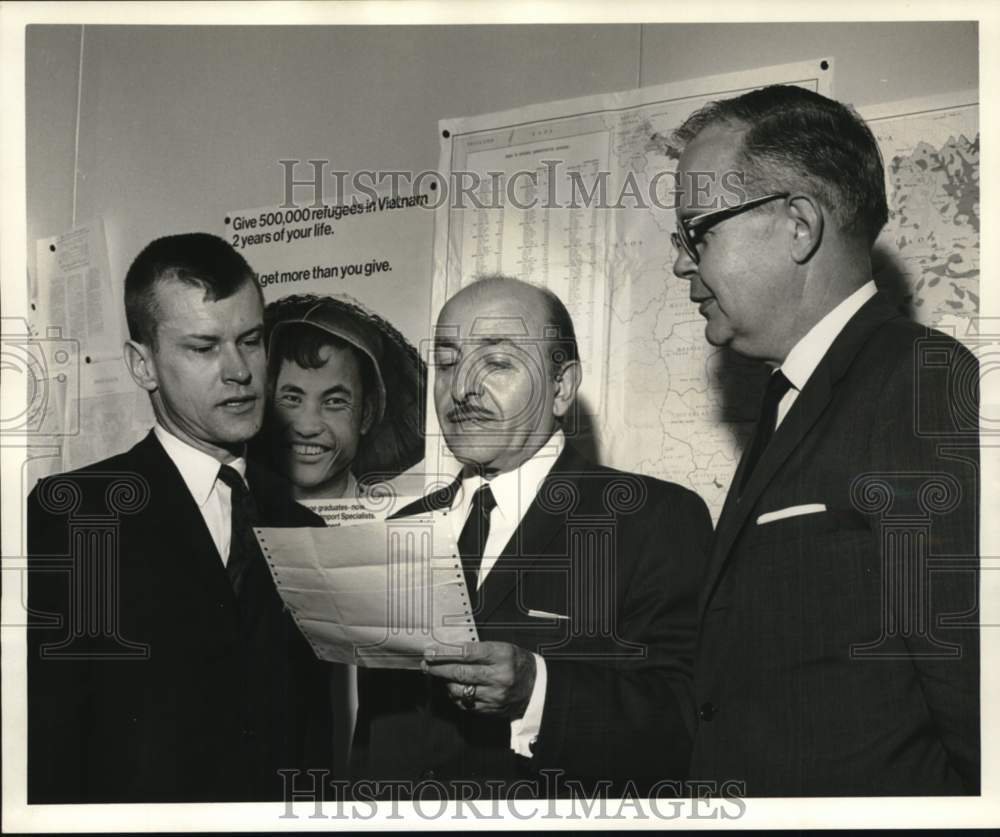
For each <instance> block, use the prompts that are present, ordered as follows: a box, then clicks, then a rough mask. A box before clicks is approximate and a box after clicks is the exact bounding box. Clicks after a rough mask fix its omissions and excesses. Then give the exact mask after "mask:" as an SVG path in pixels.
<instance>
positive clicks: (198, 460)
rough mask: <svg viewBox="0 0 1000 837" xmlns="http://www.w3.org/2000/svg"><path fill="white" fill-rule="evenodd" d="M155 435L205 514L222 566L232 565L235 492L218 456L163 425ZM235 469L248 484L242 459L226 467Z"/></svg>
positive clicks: (206, 523) (203, 515)
mask: <svg viewBox="0 0 1000 837" xmlns="http://www.w3.org/2000/svg"><path fill="white" fill-rule="evenodd" d="M153 432H154V433H155V434H156V438H157V439H158V440H159V442H160V444H161V445H162V446H163V450H165V451H166V453H167V456H169V457H170V461H171V462H173V463H174V465H176V466H177V470H178V471H180V472H181V479H183V480H184V484H185V485H186V486H187V489H188V491H190V492H191V496H192V497H193V498H194V501H195V503H196V504H197V506H198V511H200V512H201V516H202V518H203V519H204V520H205V525H206V526H207V527H208V531H209V533H210V534H211V536H212V541H213V542H214V543H215V548H216V549H217V550H219V557H220V558H222V563H223V564H226V563H228V561H229V539H230V538H231V537H232V531H231V530H232V516H233V511H232V509H233V507H232V499H231V497H230V496H229V495H230V494H231V493H232V492H231V491H230V490H229V486H228V485H226V484H225V483H224V482H223V481H222V480H220V479H219V478H218V477H219V468H221V467H222V463H220V462H219V460H217V459H216V458H215V457H214V456H209V455H208V454H207V453H205V452H204V451H200V450H198V449H197V448H194V447H191V445H189V444H188V443H187V442H184V441H182V440H181V439H178V438H177V437H176V436H174V435H173V434H172V433H170V431H169V430H166V429H165V428H164V427H163V426H162V425H160V424H157V425H156V427H155V428H154V430H153ZM226 464H227V465H228V466H229V467H230V468H233V469H234V470H235V471H236V472H237V473H238V474H239V475H240V476H241V477H243V479H244V481H245V480H246V472H247V463H246V460H245V459H243V458H242V457H240V458H239V459H234V460H233V461H232V462H227V463H226Z"/></svg>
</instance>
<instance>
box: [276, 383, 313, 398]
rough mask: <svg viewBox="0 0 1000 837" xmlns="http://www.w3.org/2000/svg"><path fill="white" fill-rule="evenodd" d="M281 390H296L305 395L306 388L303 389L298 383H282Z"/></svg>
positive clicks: (279, 389) (279, 388)
mask: <svg viewBox="0 0 1000 837" xmlns="http://www.w3.org/2000/svg"><path fill="white" fill-rule="evenodd" d="M278 391H279V392H295V393H298V394H300V395H305V392H306V391H305V390H304V389H302V387H300V386H299V385H298V384H282V385H281V386H280V387H278Z"/></svg>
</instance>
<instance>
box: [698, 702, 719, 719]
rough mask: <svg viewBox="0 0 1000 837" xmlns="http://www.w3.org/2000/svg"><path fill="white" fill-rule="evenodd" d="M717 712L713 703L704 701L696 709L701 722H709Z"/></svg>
mask: <svg viewBox="0 0 1000 837" xmlns="http://www.w3.org/2000/svg"><path fill="white" fill-rule="evenodd" d="M718 711H719V710H718V709H717V708H716V706H715V704H714V703H712V702H711V701H708V700H706V701H705V702H704V703H703V704H702V705H701V707H700V708H699V709H698V717H699V718H701V719H702V720H703V721H711V720H712V718H714V717H715V713H716V712H718Z"/></svg>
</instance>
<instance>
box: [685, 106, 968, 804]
mask: <svg viewBox="0 0 1000 837" xmlns="http://www.w3.org/2000/svg"><path fill="white" fill-rule="evenodd" d="M674 140H675V142H676V143H677V145H678V147H680V148H682V149H683V151H682V153H681V155H680V160H679V166H678V172H677V176H678V188H679V190H680V199H679V205H678V209H677V218H678V226H677V231H676V232H675V233H674V236H673V241H674V245H675V248H676V251H677V253H676V261H675V263H674V273H675V274H676V275H677V276H678V277H680V278H682V279H685V280H687V281H688V282H689V283H690V296H691V300H692V302H694V303H695V304H697V305H698V310H699V312H700V314H701V315H702V316H703V317H704V318H705V321H706V326H705V336H706V339H707V340H708V342H709V343H711V344H712V345H713V346H728V347H730V348H732V349H733V350H734V351H736V352H738V353H739V354H741V355H744V356H746V357H749V358H755V359H758V360H760V361H762V362H764V363H766V364H767V365H768V366H769V367H770V368H771V370H772V372H771V376H770V380H769V382H768V386H767V391H766V394H765V396H764V403H763V406H762V408H761V412H760V418H759V420H758V422H757V426H756V428H755V431H754V434H753V438H752V440H751V442H750V444H749V445H748V447H747V450H746V451H745V453H744V455H743V458H742V461H741V462H740V465H739V467H738V468H737V470H736V474H735V477H734V479H733V482H732V485H731V486H730V489H729V495H728V497H727V499H726V504H725V507H724V509H723V511H722V515H721V517H720V520H719V522H718V526H717V529H716V534H715V539H714V543H713V548H712V555H711V559H710V562H709V567H708V571H707V574H706V584H705V587H704V588H703V592H702V596H701V602H700V607H699V642H698V652H697V657H696V662H695V699H696V705H697V707H698V709H697V714H698V717H697V720H696V733H695V744H694V754H693V758H692V765H691V776H692V777H694V778H697V779H705V780H723V779H729V780H733V779H737V780H742V781H743V782H745V783H746V784H745V791H746V794H747V795H748V796H751V797H753V796H832V795H859V796H867V795H931V794H949V795H950V794H976V793H978V792H979V749H980V747H979V643H978V629H977V627H976V624H977V620H978V613H977V590H976V579H977V571H978V552H977V550H978V534H977V530H978V435H977V427H978V369H977V364H976V360H975V358H974V357H973V356H972V355H971V354H970V353H969V352H968V351H967V350H965V349H964V348H963V347H962V346H960V345H959V344H958V343H957V342H956V341H955V340H953V339H952V338H950V337H947V336H945V335H943V334H941V333H939V332H936V331H933V330H931V329H927V328H923V327H921V326H919V325H917V324H916V323H914V322H912V321H910V320H908V319H906V318H905V317H904V316H903V315H901V314H900V313H899V311H898V310H896V308H894V307H893V306H892V305H891V304H890V303H889V302H888V301H887V300H886V299H884V298H883V296H882V295H881V293H879V292H878V290H877V289H876V287H875V284H874V282H873V281H872V267H871V249H872V245H873V243H874V241H875V239H876V236H877V235H878V233H879V231H880V229H881V228H882V226H883V224H884V223H885V221H886V219H887V214H888V210H887V204H886V196H885V179H884V172H883V167H882V162H881V157H880V154H879V151H878V147H877V145H876V143H875V140H874V137H873V136H872V134H871V131H870V130H869V129H868V127H867V126H866V125H865V124H864V122H863V121H862V120H861V119H860V118H858V117H857V116H856V115H855V114H854V113H853V112H852V111H850V110H849V109H848V108H846V107H844V106H843V105H841V104H839V103H837V102H834V101H832V100H830V99H827V98H825V97H823V96H820V95H818V94H816V93H812V92H809V91H807V90H804V89H801V88H797V87H783V86H775V87H770V88H765V89H763V90H757V91H754V92H752V93H748V94H746V95H744V96H741V97H739V98H736V99H731V100H728V101H722V102H716V103H712V104H710V105H708V106H706V107H705V108H703V109H702V110H700V111H698V112H696V113H695V114H693V115H692V116H691V117H689V119H688V120H687V121H686V122H685V123H684V125H682V126H681V127H680V128H679V129H678V131H677V132H676V134H675V136H674ZM734 173H735V177H734ZM706 182H707V183H708V186H707V188H705V184H706ZM734 182H742V185H743V188H744V191H743V193H742V194H733V192H732V190H727V189H726V188H725V186H726V184H732V183H734Z"/></svg>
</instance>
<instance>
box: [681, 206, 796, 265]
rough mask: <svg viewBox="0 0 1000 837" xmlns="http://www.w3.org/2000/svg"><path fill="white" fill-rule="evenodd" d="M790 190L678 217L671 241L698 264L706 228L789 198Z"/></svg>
mask: <svg viewBox="0 0 1000 837" xmlns="http://www.w3.org/2000/svg"><path fill="white" fill-rule="evenodd" d="M788 194H789V193H788V192H773V193H771V194H769V195H761V196H760V197H756V198H750V199H749V200H746V201H743V203H738V204H736V205H735V206H727V207H725V208H723V209H713V210H711V211H710V212H702V213H701V214H700V215H695V216H693V217H691V218H685V219H683V220H682V219H681V218H679V217H678V219H677V232H672V233H670V242H671V244H673V245H674V249H676V250H678V251H679V250H681V249H683V250H684V252H685V253H687V256H688V258H689V259H691V261H693V262H694V263H695V264H698V261H699V259H700V256H699V255H698V247H697V244H698V241H699V240H700V238H701V236H702V235H703V234H704V232H705V230H707V229H708V228H709V227H713V226H715V225H716V224H718V223H719V222H720V221H725V220H726V219H727V218H732V217H733V216H734V215H739V214H740V213H741V212H746V211H747V210H748V209H753V208H754V207H755V206H760V205H761V204H764V203H767V202H768V201H773V200H777V199H778V198H787V197H788Z"/></svg>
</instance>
